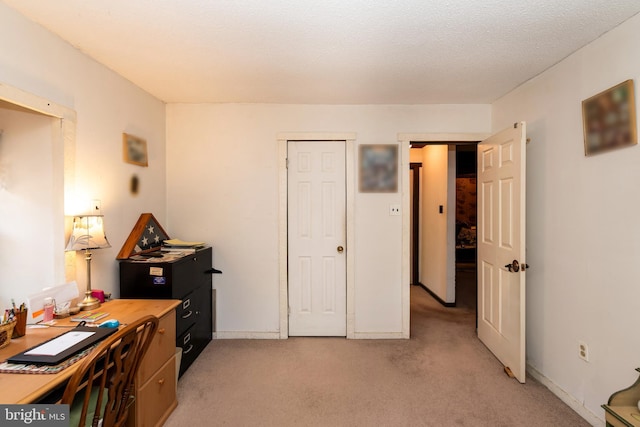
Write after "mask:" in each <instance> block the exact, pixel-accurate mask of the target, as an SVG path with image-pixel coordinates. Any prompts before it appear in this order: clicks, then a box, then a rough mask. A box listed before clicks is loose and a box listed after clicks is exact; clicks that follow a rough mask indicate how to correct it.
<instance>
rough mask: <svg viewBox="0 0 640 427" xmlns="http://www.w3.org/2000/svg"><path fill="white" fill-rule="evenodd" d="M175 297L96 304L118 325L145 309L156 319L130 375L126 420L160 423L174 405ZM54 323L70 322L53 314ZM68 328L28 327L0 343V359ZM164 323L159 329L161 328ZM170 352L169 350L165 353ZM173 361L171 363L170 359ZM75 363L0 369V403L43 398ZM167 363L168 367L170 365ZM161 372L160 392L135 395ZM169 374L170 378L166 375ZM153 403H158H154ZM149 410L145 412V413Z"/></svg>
mask: <svg viewBox="0 0 640 427" xmlns="http://www.w3.org/2000/svg"><path fill="white" fill-rule="evenodd" d="M179 303H180V302H179V301H177V300H130V299H129V300H113V301H110V302H107V303H104V304H102V306H101V307H100V309H99V311H105V312H107V313H109V315H108V316H107V317H105V319H104V320H106V319H111V318H113V319H118V321H119V322H120V323H121V324H122V325H126V324H127V323H131V322H133V321H134V320H136V319H139V318H140V317H142V316H145V315H147V314H151V315H154V316H156V317H158V318H159V319H160V325H159V328H158V332H157V333H156V336H155V337H154V340H153V342H152V343H151V346H150V347H149V350H148V352H147V354H146V355H145V357H144V360H143V362H142V365H141V367H140V371H139V372H138V375H137V376H136V397H137V398H136V405H135V408H134V409H133V411H131V412H132V414H131V419H130V423H129V424H130V425H145V426H146V425H157V424H160V425H161V424H162V423H163V422H164V421H165V420H166V418H167V417H168V416H169V414H170V413H171V412H172V411H173V409H174V408H175V407H176V405H177V400H176V397H175V387H174V384H175V308H176V307H177V306H178V304H179ZM55 325H56V326H67V327H68V328H72V327H75V326H76V325H77V323H76V322H71V321H70V320H69V318H66V319H57V320H56V323H55ZM68 328H63V327H51V328H38V329H34V328H29V327H27V333H26V335H25V336H23V337H20V338H15V339H12V340H11V343H10V344H9V345H8V346H7V347H5V348H3V349H0V361H4V360H6V359H7V358H8V357H10V356H13V355H14V354H16V353H20V352H22V351H24V350H27V349H28V348H31V347H33V346H35V345H38V344H40V343H41V342H43V341H46V340H48V339H50V338H53V337H55V336H58V335H60V334H62V333H64V332H66V331H68V330H69V329H68ZM163 328H164V329H163ZM169 352H170V355H171V356H168V354H169ZM172 362H173V364H172ZM78 365H79V363H75V364H73V365H71V366H70V367H68V368H67V369H64V370H63V371H61V372H59V373H57V374H3V373H0V403H2V404H13V403H18V404H24V403H37V402H38V401H40V400H42V399H43V398H45V397H46V396H47V395H48V394H49V393H50V392H51V391H53V390H55V389H57V388H60V387H63V386H64V385H65V384H66V382H67V381H68V380H69V378H70V377H71V375H73V373H74V372H75V371H76V369H77V367H78ZM171 369H173V371H171ZM165 373H166V374H167V375H166V376H167V378H164V377H163V378H162V379H160V380H158V382H160V384H159V385H160V386H164V384H167V387H163V390H162V391H161V392H158V391H157V390H154V391H153V392H152V394H149V395H154V396H155V397H154V398H152V400H150V399H149V398H144V396H142V395H141V396H138V394H139V392H141V391H142V392H143V393H142V394H144V389H147V388H149V383H150V382H151V381H152V377H153V378H155V376H157V375H160V374H165ZM169 377H170V378H169ZM155 403H157V404H158V406H156V405H154V404H155ZM149 404H151V405H153V406H155V410H156V411H157V410H158V408H163V409H165V408H166V411H165V412H164V413H161V414H153V415H147V414H146V411H144V409H145V407H147V406H148V405H149ZM148 416H150V417H151V418H145V417H148Z"/></svg>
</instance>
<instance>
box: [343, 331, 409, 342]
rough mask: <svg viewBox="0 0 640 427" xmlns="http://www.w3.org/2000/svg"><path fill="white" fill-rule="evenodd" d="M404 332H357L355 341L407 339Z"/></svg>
mask: <svg viewBox="0 0 640 427" xmlns="http://www.w3.org/2000/svg"><path fill="white" fill-rule="evenodd" d="M407 338H408V337H405V336H404V335H403V334H402V332H355V333H354V334H353V339H354V340H399V339H407Z"/></svg>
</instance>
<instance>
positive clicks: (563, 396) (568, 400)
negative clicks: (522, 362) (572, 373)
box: [527, 364, 605, 426]
mask: <svg viewBox="0 0 640 427" xmlns="http://www.w3.org/2000/svg"><path fill="white" fill-rule="evenodd" d="M527 373H529V375H531V376H532V377H533V378H535V379H536V380H538V381H540V383H541V384H542V385H544V386H545V387H546V388H548V389H549V391H551V393H553V394H555V395H556V396H558V398H559V399H560V400H562V401H563V402H564V403H565V404H566V405H567V406H568V407H569V408H571V409H573V411H575V412H576V413H577V414H578V415H580V416H581V417H582V418H584V419H585V421H587V422H588V423H589V424H591V425H592V426H603V425H604V424H605V422H604V419H603V418H600V417H598V416H597V415H596V414H594V413H593V412H591V411H590V410H588V409H587V408H586V407H585V406H584V405H583V404H582V402H580V401H578V400H577V399H576V398H575V397H573V396H571V395H570V394H569V393H567V392H566V391H564V390H563V389H562V388H560V386H558V385H557V384H556V383H554V382H553V381H551V380H550V379H549V378H547V377H545V376H544V375H543V374H542V373H541V372H540V371H538V370H537V369H536V368H534V367H533V366H531V365H529V364H527Z"/></svg>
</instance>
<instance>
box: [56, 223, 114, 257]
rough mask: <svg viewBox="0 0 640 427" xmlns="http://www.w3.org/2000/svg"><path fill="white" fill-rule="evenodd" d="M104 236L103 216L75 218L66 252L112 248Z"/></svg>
mask: <svg viewBox="0 0 640 427" xmlns="http://www.w3.org/2000/svg"><path fill="white" fill-rule="evenodd" d="M110 247H111V245H110V244H109V241H108V240H107V236H106V235H105V234H104V223H103V215H84V216H75V217H73V231H72V232H71V237H69V243H68V244H67V247H66V249H65V251H82V250H85V249H103V248H110Z"/></svg>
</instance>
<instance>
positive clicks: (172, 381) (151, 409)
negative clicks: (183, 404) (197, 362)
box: [133, 355, 178, 427]
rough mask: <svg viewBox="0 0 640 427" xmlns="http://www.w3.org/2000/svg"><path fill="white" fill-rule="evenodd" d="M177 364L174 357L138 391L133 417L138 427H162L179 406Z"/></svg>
mask: <svg viewBox="0 0 640 427" xmlns="http://www.w3.org/2000/svg"><path fill="white" fill-rule="evenodd" d="M175 363H176V356H175V355H174V356H173V357H171V359H169V360H168V361H167V362H166V363H165V364H164V366H162V368H160V370H159V371H158V372H157V373H156V374H155V375H154V376H152V377H151V379H150V380H149V381H148V382H147V383H145V384H144V385H143V386H142V387H140V388H139V389H138V392H137V395H136V405H135V411H134V415H133V416H134V417H135V421H136V422H135V425H136V426H144V427H147V426H157V425H162V424H163V423H164V421H166V419H167V418H168V417H169V414H171V412H172V411H173V410H174V409H175V407H176V406H177V405H178V401H177V398H176V365H175Z"/></svg>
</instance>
